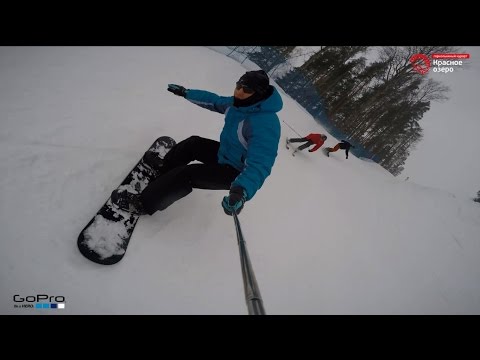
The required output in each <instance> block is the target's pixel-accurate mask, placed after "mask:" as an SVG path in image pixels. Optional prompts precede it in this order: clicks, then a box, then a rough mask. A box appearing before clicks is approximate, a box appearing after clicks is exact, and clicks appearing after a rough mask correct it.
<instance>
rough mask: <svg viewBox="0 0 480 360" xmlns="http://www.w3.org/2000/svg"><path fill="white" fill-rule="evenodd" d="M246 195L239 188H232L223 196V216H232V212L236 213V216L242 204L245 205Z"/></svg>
mask: <svg viewBox="0 0 480 360" xmlns="http://www.w3.org/2000/svg"><path fill="white" fill-rule="evenodd" d="M246 197H247V193H246V192H245V190H244V189H243V188H242V187H240V186H236V187H232V188H231V189H230V194H229V195H228V196H225V197H224V198H223V201H222V206H223V211H225V214H227V215H230V216H231V215H232V214H233V212H236V213H237V215H238V214H240V211H242V209H243V204H245V201H246Z"/></svg>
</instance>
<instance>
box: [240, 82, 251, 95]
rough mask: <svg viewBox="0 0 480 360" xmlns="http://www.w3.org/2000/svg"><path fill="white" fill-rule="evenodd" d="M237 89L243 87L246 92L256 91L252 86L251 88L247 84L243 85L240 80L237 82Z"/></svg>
mask: <svg viewBox="0 0 480 360" xmlns="http://www.w3.org/2000/svg"><path fill="white" fill-rule="evenodd" d="M236 89H237V90H240V89H243V92H244V93H245V94H253V93H254V92H255V91H254V90H253V89H252V88H249V87H248V86H247V85H243V84H241V83H240V82H237V86H236Z"/></svg>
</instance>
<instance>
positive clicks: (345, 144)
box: [325, 140, 355, 159]
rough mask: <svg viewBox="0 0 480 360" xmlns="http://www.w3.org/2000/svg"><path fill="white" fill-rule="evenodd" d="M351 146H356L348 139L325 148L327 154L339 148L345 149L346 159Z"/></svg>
mask: <svg viewBox="0 0 480 360" xmlns="http://www.w3.org/2000/svg"><path fill="white" fill-rule="evenodd" d="M350 148H354V149H355V146H353V145H352V144H350V143H349V142H348V141H346V140H341V142H339V143H338V144H337V145H335V146H334V147H333V148H331V147H327V148H325V154H326V155H327V156H330V153H331V152H335V151H337V150H338V149H342V150H345V159H348V150H350Z"/></svg>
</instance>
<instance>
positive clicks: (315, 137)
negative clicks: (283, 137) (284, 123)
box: [287, 133, 327, 154]
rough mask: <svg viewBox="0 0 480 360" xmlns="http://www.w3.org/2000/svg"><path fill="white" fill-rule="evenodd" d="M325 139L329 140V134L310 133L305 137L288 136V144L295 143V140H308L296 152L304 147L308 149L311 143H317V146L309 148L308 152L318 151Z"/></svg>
mask: <svg viewBox="0 0 480 360" xmlns="http://www.w3.org/2000/svg"><path fill="white" fill-rule="evenodd" d="M325 140H327V135H324V134H313V133H312V134H308V135H307V136H305V137H303V138H293V139H288V138H287V144H290V143H294V142H306V143H305V144H303V145H300V146H299V147H298V148H297V149H296V150H295V151H294V152H293V154H295V153H296V152H297V151H302V150H303V149H306V148H307V147H309V146H310V145H313V144H315V146H314V147H313V148H311V149H309V150H308V152H314V151H317V150H318V149H319V148H320V147H321V146H322V145H323V144H324V143H325Z"/></svg>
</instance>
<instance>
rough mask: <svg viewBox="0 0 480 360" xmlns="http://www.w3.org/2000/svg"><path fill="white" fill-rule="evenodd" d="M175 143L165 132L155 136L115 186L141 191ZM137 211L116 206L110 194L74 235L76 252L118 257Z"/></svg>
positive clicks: (103, 259)
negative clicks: (76, 246) (151, 143)
mask: <svg viewBox="0 0 480 360" xmlns="http://www.w3.org/2000/svg"><path fill="white" fill-rule="evenodd" d="M174 145H175V140H173V139H172V138H171V137H169V136H162V137H159V138H158V139H157V140H156V141H155V142H154V143H153V145H152V146H150V148H149V149H148V150H147V151H146V152H145V154H144V155H143V157H142V158H141V159H140V161H139V162H138V163H137V165H135V167H134V168H133V169H132V171H130V173H129V174H128V175H127V177H126V178H125V180H123V182H122V183H121V184H120V186H119V187H118V189H120V190H128V191H129V192H133V193H137V194H138V193H141V192H142V191H143V190H144V189H145V188H146V187H147V185H148V184H149V182H150V181H151V180H153V179H154V178H155V177H156V174H157V172H158V171H159V169H160V168H161V166H162V160H163V158H164V156H165V155H166V154H167V153H168V152H169V151H170V149H171V148H172V147H173V146H174ZM138 218H139V215H135V214H132V213H129V212H126V211H124V210H121V209H119V208H118V207H117V206H116V205H115V204H113V203H112V200H111V198H108V200H107V202H106V203H105V204H104V205H103V206H102V208H101V209H100V210H99V211H98V212H97V214H96V215H95V216H94V217H93V219H92V220H90V222H89V223H88V224H87V226H85V228H84V229H83V230H82V232H81V233H80V235H79V236H78V240H77V245H78V248H79V249H80V252H81V253H82V254H83V255H84V256H85V257H86V258H87V259H89V260H91V261H93V262H96V263H98V264H102V265H112V264H115V263H117V262H119V261H120V260H122V258H123V256H124V255H125V252H126V251H127V246H128V243H129V241H130V237H131V236H132V233H133V230H134V228H135V225H136V224H137V221H138Z"/></svg>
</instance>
